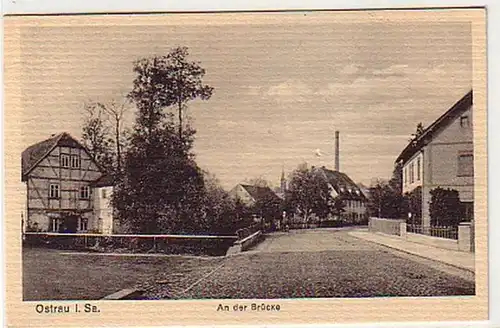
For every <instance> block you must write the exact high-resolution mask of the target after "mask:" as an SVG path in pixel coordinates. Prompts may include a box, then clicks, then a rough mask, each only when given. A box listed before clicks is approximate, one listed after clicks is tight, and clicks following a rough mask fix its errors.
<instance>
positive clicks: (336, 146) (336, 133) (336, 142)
mask: <svg viewBox="0 0 500 328" xmlns="http://www.w3.org/2000/svg"><path fill="white" fill-rule="evenodd" d="M339 148H340V146H339V131H335V171H340V158H339V157H340V154H339Z"/></svg>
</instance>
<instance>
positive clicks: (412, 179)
mask: <svg viewBox="0 0 500 328" xmlns="http://www.w3.org/2000/svg"><path fill="white" fill-rule="evenodd" d="M414 164H415V163H413V162H412V163H411V164H410V184H411V183H413V182H414V181H415V175H414V173H415V172H414V169H415V167H414Z"/></svg>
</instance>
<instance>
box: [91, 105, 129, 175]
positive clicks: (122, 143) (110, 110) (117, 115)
mask: <svg viewBox="0 0 500 328" xmlns="http://www.w3.org/2000/svg"><path fill="white" fill-rule="evenodd" d="M126 105H127V100H125V101H122V102H117V101H116V100H111V102H109V103H107V104H105V103H97V106H98V107H100V108H101V110H102V111H103V112H104V113H106V114H107V115H108V120H109V123H110V125H111V126H112V127H113V128H112V130H113V132H112V133H111V135H112V136H113V139H114V142H113V145H114V148H115V168H116V171H117V172H121V171H122V165H123V156H122V153H123V149H124V148H125V147H126V143H127V132H126V130H124V127H123V120H124V116H125V114H126V112H127V110H128V108H127V106H126Z"/></svg>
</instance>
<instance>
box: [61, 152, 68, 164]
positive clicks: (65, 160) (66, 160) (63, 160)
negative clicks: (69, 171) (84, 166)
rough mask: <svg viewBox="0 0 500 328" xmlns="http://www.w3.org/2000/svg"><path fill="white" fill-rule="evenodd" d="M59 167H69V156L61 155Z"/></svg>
mask: <svg viewBox="0 0 500 328" xmlns="http://www.w3.org/2000/svg"><path fill="white" fill-rule="evenodd" d="M61 167H69V156H68V155H61Z"/></svg>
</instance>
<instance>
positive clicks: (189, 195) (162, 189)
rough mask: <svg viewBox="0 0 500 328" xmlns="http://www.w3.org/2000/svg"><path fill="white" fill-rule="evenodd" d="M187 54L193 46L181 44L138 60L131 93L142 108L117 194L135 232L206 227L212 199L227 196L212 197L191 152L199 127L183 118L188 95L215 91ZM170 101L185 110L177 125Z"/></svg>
mask: <svg viewBox="0 0 500 328" xmlns="http://www.w3.org/2000/svg"><path fill="white" fill-rule="evenodd" d="M187 55H188V53H187V48H177V49H174V50H173V51H172V52H170V53H169V54H168V55H166V56H157V57H151V58H143V59H140V60H138V61H137V62H136V63H135V64H134V72H135V73H136V77H135V79H134V82H133V89H132V91H131V92H130V93H129V95H128V97H129V99H130V100H131V101H132V102H133V103H134V104H135V105H136V107H137V110H138V111H137V114H136V122H135V125H134V129H133V131H132V133H131V137H130V146H129V147H128V149H127V151H126V154H125V156H124V170H123V171H124V174H123V179H121V181H120V182H119V184H118V186H117V187H116V188H115V189H116V190H115V192H114V194H113V196H114V197H113V203H114V204H115V207H116V208H117V210H118V212H119V215H118V217H119V218H120V220H121V221H122V222H124V223H125V225H126V226H128V227H129V231H131V232H142V233H161V232H164V233H172V232H175V233H196V232H200V231H206V229H210V226H209V225H208V223H207V219H208V215H209V214H207V210H208V209H209V207H208V206H207V202H211V201H213V200H214V199H220V197H221V196H220V195H218V194H217V193H216V192H215V191H214V190H212V191H211V194H210V197H207V192H206V189H205V179H204V174H203V172H202V170H201V169H200V168H199V167H198V165H197V164H196V162H195V160H194V154H193V153H192V152H191V150H192V146H193V142H194V136H195V133H196V131H195V130H194V129H193V128H191V126H190V125H189V124H186V125H185V126H183V123H182V110H183V109H185V108H186V104H187V102H188V101H190V100H192V99H195V98H197V97H200V98H202V99H208V98H209V97H210V96H211V94H212V88H211V87H208V86H206V85H203V84H202V82H201V78H202V77H203V75H204V74H205V71H204V69H202V68H201V67H200V66H198V65H197V64H196V63H188V62H187V61H186V57H187ZM169 106H176V108H177V109H178V110H179V123H178V124H179V125H178V126H177V127H176V125H175V122H174V115H173V114H172V113H170V112H168V107H169ZM223 198H224V197H223ZM214 213H215V212H214ZM217 215H219V214H217Z"/></svg>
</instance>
